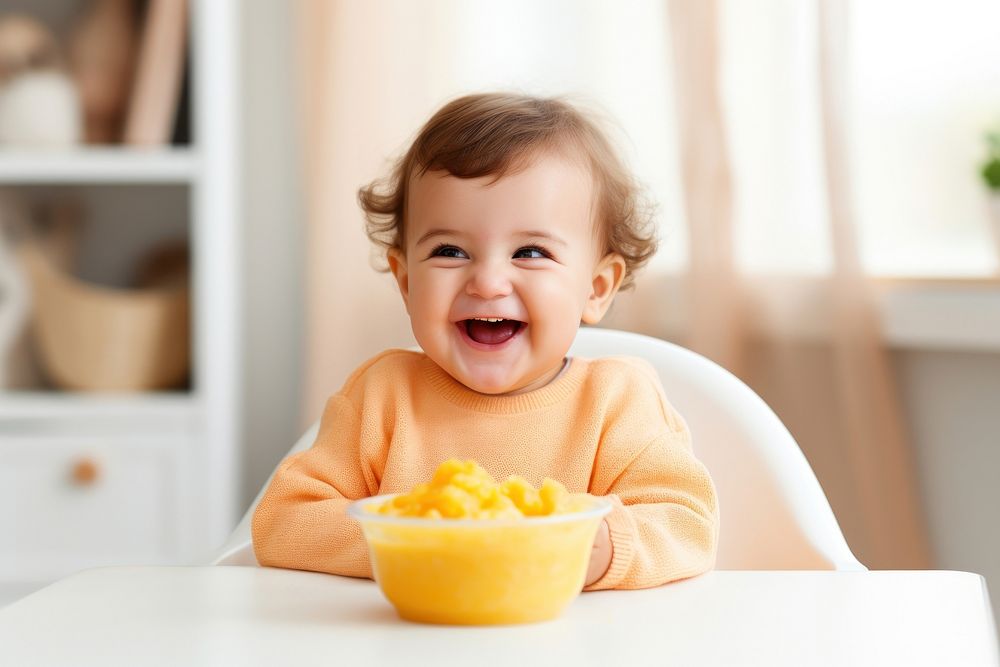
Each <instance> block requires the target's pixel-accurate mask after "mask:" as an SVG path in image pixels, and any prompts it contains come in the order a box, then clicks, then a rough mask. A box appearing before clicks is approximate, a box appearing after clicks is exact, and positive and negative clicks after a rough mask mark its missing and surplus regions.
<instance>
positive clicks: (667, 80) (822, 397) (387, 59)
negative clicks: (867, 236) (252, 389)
mask: <svg viewBox="0 0 1000 667" xmlns="http://www.w3.org/2000/svg"><path fill="white" fill-rule="evenodd" d="M749 5H753V6H752V7H750V6H749ZM762 9H764V10H763V11H762ZM820 9H822V10H823V11H822V12H821V11H820ZM842 9H843V8H842V7H841V6H840V5H839V4H834V3H833V1H832V0H830V4H826V3H825V2H824V4H823V5H822V6H820V5H817V4H815V3H812V2H782V1H781V0H773V1H771V2H763V3H756V2H755V3H744V2H742V0H718V1H716V0H712V1H709V0H699V1H698V2H691V1H685V0H672V1H670V2H658V1H656V0H634V1H632V2H622V3H606V2H598V1H596V0H594V1H588V2H573V1H570V0H565V1H563V0H550V1H547V2H529V1H528V0H521V1H514V2H508V3H503V4H502V5H499V4H497V3H493V2H476V1H466V2H461V1H458V0H439V1H436V2H425V3H412V2H406V1H405V0H400V1H398V2H392V1H387V0H383V1H380V2H349V1H344V2H336V3H331V2H327V1H325V0H300V2H299V5H298V19H299V26H298V33H299V44H300V72H301V73H302V80H301V86H300V90H301V92H300V102H301V108H302V111H303V124H302V127H303V137H302V139H303V145H304V149H305V150H304V153H305V155H306V160H307V165H306V166H307V169H306V172H307V174H308V181H307V183H306V192H305V196H306V198H307V201H308V216H309V225H308V228H309V232H308V249H307V267H306V270H307V278H306V282H307V289H308V294H307V317H308V322H307V332H308V341H307V356H306V358H307V360H308V367H307V369H306V385H307V386H306V391H305V397H306V398H305V403H304V406H303V419H304V421H312V420H313V419H315V417H316V415H318V414H319V411H320V409H321V408H322V404H323V401H324V400H325V399H326V397H327V396H328V395H329V394H330V393H332V392H333V391H335V390H336V389H338V388H339V386H340V385H341V383H342V382H343V381H344V379H345V378H346V376H347V374H348V373H349V372H350V371H351V370H352V369H353V368H355V367H356V366H357V365H358V364H359V363H360V362H361V361H363V360H364V359H366V358H367V357H369V356H371V355H373V354H375V353H376V352H378V351H379V350H381V349H384V348H385V347H389V346H406V345H410V344H412V338H411V335H410V330H409V324H408V321H407V319H406V316H405V312H404V310H403V308H402V305H401V303H400V301H399V297H398V296H397V294H396V291H395V286H394V284H393V283H392V281H391V279H390V278H389V277H388V276H386V275H383V274H378V273H376V272H375V271H373V270H372V269H371V264H370V250H369V244H368V241H367V239H366V238H365V236H364V233H363V230H362V217H361V213H360V210H359V209H358V207H357V204H356V200H355V193H356V190H357V188H358V187H359V186H360V185H362V184H364V183H366V182H368V181H370V180H371V179H373V178H375V177H378V176H381V175H383V174H384V173H386V171H387V169H388V167H389V165H390V161H391V159H392V158H394V157H395V156H396V155H398V154H399V153H400V152H401V151H402V150H403V149H404V148H405V146H406V142H407V140H408V139H409V138H411V136H412V134H413V133H414V132H415V131H416V129H417V128H418V127H419V125H420V124H421V123H422V122H423V121H424V120H425V119H426V118H427V117H428V116H429V114H430V113H431V112H432V111H433V110H435V109H436V108H437V107H438V106H439V105H440V104H442V103H443V102H444V101H446V100H448V99H450V98H452V97H454V96H457V95H460V94H463V93H467V92H472V91H475V90H486V89H497V88H503V89H514V90H521V91H525V92H529V93H538V94H552V93H575V94H580V93H582V96H580V98H581V99H583V100H584V101H592V102H595V103H596V104H597V105H598V106H599V107H601V108H603V109H604V110H606V111H607V113H608V115H609V116H611V117H613V118H615V119H617V121H618V122H619V123H620V126H621V127H620V128H618V129H620V130H623V131H620V132H618V139H619V140H620V142H621V143H622V145H623V147H624V149H625V153H626V157H627V158H628V159H629V160H630V161H631V163H632V164H633V167H634V168H635V169H636V171H637V173H639V175H640V177H641V178H642V179H643V180H644V181H645V182H646V185H647V186H648V189H649V190H650V193H651V195H652V196H653V198H654V199H655V200H656V201H657V202H658V204H659V208H660V215H659V219H660V225H661V237H662V238H663V250H662V251H661V253H660V254H659V255H658V256H657V258H655V259H654V261H653V262H652V264H651V266H650V267H649V268H648V269H647V270H646V271H645V272H644V273H643V274H641V275H640V277H639V281H638V283H637V288H636V290H635V291H634V292H632V293H628V294H625V295H623V296H622V297H621V298H620V299H619V301H618V302H616V304H615V307H614V309H613V311H612V313H611V316H610V317H609V319H608V320H606V324H607V325H608V326H615V327H619V328H626V329H632V330H636V331H640V332H643V333H647V334H651V335H656V336H660V337H663V338H668V339H674V340H678V341H679V342H681V343H682V344H685V345H687V346H688V347H691V348H693V349H696V350H698V351H700V352H702V353H704V354H706V355H707V356H709V357H712V358H714V359H716V360H717V361H719V362H720V363H722V364H723V365H726V366H727V367H729V368H730V369H731V370H733V371H734V372H736V373H737V374H738V375H740V376H741V377H743V378H744V379H745V380H747V381H748V382H749V383H750V384H751V386H753V387H754V388H755V389H756V390H757V391H758V392H759V393H761V394H762V395H763V396H764V398H765V399H766V400H767V401H768V402H769V403H770V404H772V406H774V407H775V408H776V411H777V412H778V413H779V415H780V416H781V417H782V419H783V420H784V421H785V422H786V424H788V426H789V428H790V430H791V431H792V433H793V434H794V435H795V436H796V439H797V440H798V441H799V442H800V444H801V445H802V447H803V449H804V451H805V452H806V455H807V457H808V458H809V459H810V462H811V463H812V464H813V466H814V468H815V469H816V471H817V475H818V476H819V477H820V481H821V482H822V483H823V485H824V488H825V489H826V490H827V493H828V495H829V497H830V499H831V503H832V504H833V506H834V511H835V512H836V514H837V516H838V519H839V520H840V522H841V525H842V527H843V528H844V531H845V533H846V534H847V537H848V541H849V543H851V545H852V547H853V548H854V549H855V552H856V554H857V555H858V556H859V558H860V559H861V560H862V561H863V562H865V563H866V564H867V565H869V566H870V567H873V568H880V567H887V568H889V567H891V568H906V567H925V566H927V565H928V564H929V559H930V556H929V552H928V548H927V544H926V537H925V535H924V528H923V520H922V518H921V517H922V514H921V511H920V505H919V497H918V493H917V485H916V481H915V478H914V475H913V464H912V460H911V455H910V453H909V448H908V446H907V443H906V437H905V428H904V425H903V422H902V420H901V417H900V411H899V406H898V400H897V398H896V394H895V388H894V387H893V382H892V377H893V376H892V369H891V367H890V366H889V360H888V357H887V354H886V351H885V349H884V345H883V344H882V343H881V341H880V339H879V332H878V330H877V326H876V320H875V318H874V312H873V310H872V306H871V301H870V298H869V294H870V290H869V286H868V284H867V282H866V279H865V277H864V276H863V275H862V272H861V270H860V264H859V261H858V253H857V248H856V245H857V244H856V240H855V239H854V238H853V234H852V229H853V224H854V220H853V214H852V211H851V201H852V187H853V184H852V182H851V179H850V176H851V174H850V170H849V168H848V167H849V165H848V161H847V160H846V159H845V158H844V153H843V150H844V149H843V146H844V142H845V138H844V129H843V126H842V123H843V119H844V106H843V105H845V104H846V103H847V101H846V99H845V96H844V90H843V88H844V84H845V77H846V76H847V73H848V70H847V68H845V67H844V62H845V59H846V57H847V54H846V53H845V52H844V47H845V45H846V43H847V42H846V40H845V39H844V34H845V33H844V32H843V30H842V26H843V23H842V22H841V21H840V18H842V17H843V14H844V12H843V11H842ZM829 12H832V13H829ZM831 16H833V17H834V18H836V19H837V20H835V21H834V20H828V19H829V18H830V17H831ZM821 17H822V18H823V20H821ZM737 26H739V27H738V28H737ZM821 46H822V47H823V48H822V49H821V48H820V47H821ZM821 55H822V58H821ZM612 128H613V129H614V126H613V125H612ZM616 131H617V130H616ZM782 221H783V222H785V223H788V222H789V221H793V222H794V224H791V225H789V224H785V225H784V226H783V227H782V226H781V225H780V224H776V223H777V222H782ZM748 240H749V241H755V242H751V243H748ZM747 248H752V251H751V252H749V253H748V252H747V250H746V249H747ZM793 275H794V276H795V277H793ZM802 275H810V276H812V277H811V280H812V281H813V282H812V283H809V284H808V285H807V287H808V289H805V290H804V289H803V287H802V285H803V281H802V279H801V276H802ZM817 287H818V291H817V289H814V288H817ZM817 293H818V294H820V295H821V296H822V298H820V299H817V298H816V297H815V295H816V294H817Z"/></svg>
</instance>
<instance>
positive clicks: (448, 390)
mask: <svg viewBox="0 0 1000 667" xmlns="http://www.w3.org/2000/svg"><path fill="white" fill-rule="evenodd" d="M566 364H567V367H566V368H564V369H563V370H562V371H561V372H560V373H559V375H558V376H556V378H555V379H553V380H552V381H551V382H549V383H548V384H547V385H545V386H544V387H539V388H538V389H535V390H533V391H529V392H525V393H523V394H515V395H513V396H495V395H491V394H481V393H479V392H478V391H473V390H472V389H469V388H468V387H466V386H465V385H464V384H462V383H461V382H459V381H458V380H456V379H455V378H453V377H452V376H451V375H449V374H448V373H447V372H445V370H444V369H443V368H441V367H440V366H438V365H437V364H436V363H434V362H433V361H431V359H430V357H428V356H427V355H426V354H425V355H423V359H422V360H421V366H420V370H421V375H422V377H423V378H424V379H425V380H426V381H427V383H428V384H429V385H430V386H431V387H432V388H433V389H434V390H436V391H437V393H439V394H440V395H441V396H442V397H443V398H445V399H447V400H448V401H450V402H452V403H454V404H455V405H458V406H460V407H463V408H467V409H469V410H475V411H477V412H491V413H495V414H508V413H516V412H529V411H531V410H537V409H539V408H545V407H548V406H550V405H554V404H556V403H559V402H560V401H562V400H564V399H566V398H567V397H569V396H570V395H571V394H572V393H573V392H574V391H576V389H577V388H578V387H579V386H580V384H581V383H582V381H583V377H584V375H585V370H586V369H585V368H584V366H585V365H586V362H585V360H582V359H576V358H573V357H569V358H568V359H567V360H566Z"/></svg>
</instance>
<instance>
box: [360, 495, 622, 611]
mask: <svg viewBox="0 0 1000 667" xmlns="http://www.w3.org/2000/svg"><path fill="white" fill-rule="evenodd" d="M392 497H393V495H382V496H374V497H372V498H366V499H364V500H359V501H356V502H354V503H352V504H351V505H350V506H348V509H347V513H348V515H349V516H351V517H352V518H354V519H356V520H358V521H359V522H360V523H361V528H362V531H363V532H364V535H365V539H366V540H367V541H368V549H369V553H370V554H371V562H372V572H373V573H374V575H375V581H376V582H378V585H379V586H380V587H381V589H382V592H383V593H384V594H385V596H386V597H387V598H388V599H389V601H390V602H391V603H392V604H393V606H394V607H395V608H396V611H397V612H398V613H399V615H400V616H401V617H403V618H405V619H407V620H411V621H418V622H421V623H446V624H456V625H496V624H510V623H532V622H536V621H545V620H549V619H553V618H556V617H557V616H559V614H561V613H562V611H563V610H564V609H565V608H566V606H567V605H568V604H569V603H570V602H572V601H573V599H574V598H575V597H576V596H577V594H578V593H579V592H580V590H581V589H582V588H583V583H584V578H585V577H586V574H587V565H588V563H589V562H590V554H591V547H592V546H593V543H594V536H595V535H596V534H597V528H598V526H599V525H600V522H601V518H602V517H603V516H604V515H606V514H607V513H608V512H610V511H611V503H610V502H608V501H607V500H605V499H603V498H593V499H592V503H591V505H590V506H589V507H587V509H585V510H583V511H580V512H573V513H568V514H554V515H551V516H543V517H525V518H523V519H422V518H411V517H394V516H383V515H380V514H375V513H373V512H371V511H369V509H366V508H370V507H371V506H373V505H379V504H381V503H384V502H386V501H387V500H390V499H391V498H392Z"/></svg>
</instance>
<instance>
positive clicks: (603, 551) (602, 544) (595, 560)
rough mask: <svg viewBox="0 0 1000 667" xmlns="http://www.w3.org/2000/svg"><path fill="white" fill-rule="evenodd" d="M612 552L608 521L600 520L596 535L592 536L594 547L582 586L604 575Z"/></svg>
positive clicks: (609, 563) (609, 564)
mask: <svg viewBox="0 0 1000 667" xmlns="http://www.w3.org/2000/svg"><path fill="white" fill-rule="evenodd" d="M613 553H614V551H613V549H612V548H611V532H610V531H609V530H608V522H607V521H606V520H602V521H601V526H600V528H598V529H597V537H595V538H594V547H593V549H592V550H591V552H590V565H588V566H587V578H586V580H585V583H584V586H589V585H591V584H592V583H594V582H595V581H597V580H598V579H600V578H601V577H603V576H604V573H605V572H607V571H608V567H610V566H611V556H612V555H613Z"/></svg>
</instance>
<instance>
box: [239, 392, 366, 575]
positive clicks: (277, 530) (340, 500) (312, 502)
mask: <svg viewBox="0 0 1000 667" xmlns="http://www.w3.org/2000/svg"><path fill="white" fill-rule="evenodd" d="M360 431H361V420H360V419H359V416H358V413H357V410H356V409H355V407H354V405H353V404H352V403H351V402H350V401H349V400H348V399H347V398H346V397H344V396H343V395H340V394H337V395H334V396H332V397H331V398H330V399H329V400H328V401H327V404H326V408H325V409H324V411H323V417H322V420H321V422H320V428H319V433H318V435H317V437H316V442H315V443H314V444H313V446H312V448H310V449H308V450H306V451H304V452H300V453H298V454H295V455H293V456H290V457H288V458H287V459H285V460H284V461H283V462H282V463H281V464H280V465H279V467H278V469H277V471H276V472H275V474H274V478H273V480H272V481H271V484H270V486H269V487H268V489H267V491H266V492H265V494H264V497H263V498H262V499H261V501H260V504H259V505H258V506H257V510H256V512H255V513H254V517H253V522H252V524H251V531H252V535H253V547H254V553H255V554H256V556H257V561H258V562H259V563H260V564H261V565H267V566H273V567H285V568H291V569H297V570H313V571H317V572H330V573H333V574H342V575H348V576H353V577H371V565H370V563H369V560H368V549H367V546H366V543H365V540H364V536H363V535H362V534H361V529H360V527H359V526H358V524H357V522H356V521H354V520H352V519H350V518H349V517H348V516H347V515H346V513H345V510H346V508H347V506H348V505H349V504H350V503H351V502H352V501H353V500H355V499H358V498H363V497H368V496H371V495H374V493H375V489H374V488H373V485H374V484H376V482H375V481H374V480H373V479H372V477H373V476H372V473H371V472H370V471H368V470H367V469H366V467H365V466H364V465H363V464H362V457H361V451H360V445H359V443H360V441H361V433H360Z"/></svg>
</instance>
